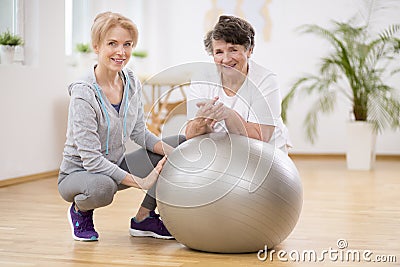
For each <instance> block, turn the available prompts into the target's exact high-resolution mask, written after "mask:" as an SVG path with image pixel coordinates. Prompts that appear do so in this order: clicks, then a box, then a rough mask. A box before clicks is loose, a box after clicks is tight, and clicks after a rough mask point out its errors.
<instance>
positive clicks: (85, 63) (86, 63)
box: [78, 53, 94, 70]
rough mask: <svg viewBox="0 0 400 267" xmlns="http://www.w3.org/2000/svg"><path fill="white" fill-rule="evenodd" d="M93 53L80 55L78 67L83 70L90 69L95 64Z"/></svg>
mask: <svg viewBox="0 0 400 267" xmlns="http://www.w3.org/2000/svg"><path fill="white" fill-rule="evenodd" d="M92 56H93V55H92V53H78V65H79V67H80V68H82V69H83V70H87V69H89V68H90V67H91V66H92V65H93V64H94V60H93V58H92Z"/></svg>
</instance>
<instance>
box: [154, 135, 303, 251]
mask: <svg viewBox="0 0 400 267" xmlns="http://www.w3.org/2000/svg"><path fill="white" fill-rule="evenodd" d="M156 193H157V204H158V210H159V212H160V214H161V217H162V219H163V222H164V224H165V225H166V227H167V228H168V230H169V231H170V232H171V234H172V235H173V236H174V237H175V238H176V240H177V241H179V242H180V243H182V244H184V245H185V246H187V247H189V248H192V249H196V250H202V251H208V252H219V253H244V252H255V251H259V250H261V249H264V248H265V245H267V247H268V248H272V247H274V246H275V245H277V244H279V243H281V242H282V241H283V240H284V239H285V238H286V237H287V236H288V235H289V234H290V232H291V231H292V230H293V228H294V227H295V225H296V223H297V221H298V219H299V216H300V212H301V208H302V203H303V191H302V185H301V180H300V177H299V173H298V171H297V169H296V166H295V165H294V163H293V162H292V161H291V159H290V158H289V157H288V156H287V155H286V154H285V153H283V152H282V151H280V150H279V149H275V148H274V146H272V145H270V144H268V143H265V142H261V141H258V140H255V139H250V138H247V137H244V136H239V135H232V134H229V135H228V134H225V133H212V134H207V135H202V136H198V137H195V138H193V139H190V140H188V141H186V142H184V143H182V144H181V145H180V146H179V147H178V148H177V149H175V150H174V152H173V153H172V154H171V155H170V156H169V157H168V161H167V162H166V163H165V165H164V168H163V170H162V172H161V174H160V177H159V180H158V184H157V192H156Z"/></svg>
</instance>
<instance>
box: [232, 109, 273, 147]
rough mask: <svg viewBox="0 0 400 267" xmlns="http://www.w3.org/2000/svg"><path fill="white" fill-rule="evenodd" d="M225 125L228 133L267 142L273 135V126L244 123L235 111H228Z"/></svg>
mask: <svg viewBox="0 0 400 267" xmlns="http://www.w3.org/2000/svg"><path fill="white" fill-rule="evenodd" d="M225 125H226V127H227V128H228V131H229V132H230V133H234V134H239V135H243V136H247V137H250V138H254V139H257V140H260V141H264V142H269V140H271V137H272V134H273V133H274V130H275V126H273V125H264V124H258V123H253V122H246V121H245V120H244V119H243V118H242V117H241V116H240V115H239V114H238V113H237V112H236V111H234V110H233V109H228V116H227V118H226V119H225Z"/></svg>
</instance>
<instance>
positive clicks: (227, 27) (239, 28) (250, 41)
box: [204, 15, 255, 55]
mask: <svg viewBox="0 0 400 267" xmlns="http://www.w3.org/2000/svg"><path fill="white" fill-rule="evenodd" d="M254 35H255V32H254V28H253V26H251V24H250V23H248V22H247V21H245V20H244V19H241V18H238V17H235V16H227V15H222V16H220V17H219V20H218V22H217V24H215V26H214V28H213V29H212V30H211V31H209V32H208V33H207V34H206V36H205V38H204V46H205V48H206V51H207V52H208V53H209V54H210V55H212V53H213V47H212V40H224V41H225V42H227V43H231V44H239V45H243V46H244V47H245V48H246V49H250V48H253V47H254Z"/></svg>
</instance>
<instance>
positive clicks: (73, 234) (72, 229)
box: [67, 206, 99, 242]
mask: <svg viewBox="0 0 400 267" xmlns="http://www.w3.org/2000/svg"><path fill="white" fill-rule="evenodd" d="M71 208H72V206H71V207H70V208H69V209H68V210H67V218H68V222H69V225H70V226H71V231H72V238H73V239H74V240H76V241H84V242H92V241H98V240H99V239H98V238H96V237H94V236H93V237H92V238H90V239H88V238H82V237H78V236H76V235H75V233H74V225H73V223H72V218H71Z"/></svg>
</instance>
